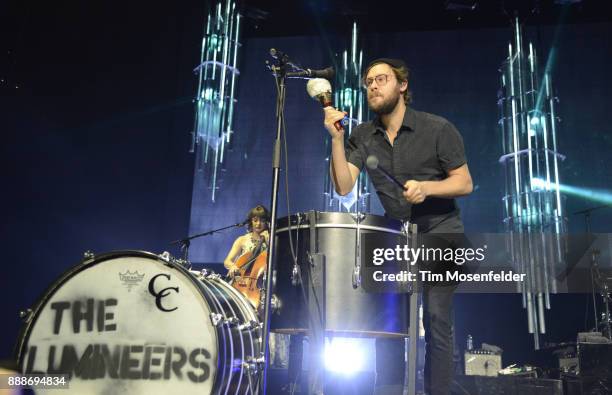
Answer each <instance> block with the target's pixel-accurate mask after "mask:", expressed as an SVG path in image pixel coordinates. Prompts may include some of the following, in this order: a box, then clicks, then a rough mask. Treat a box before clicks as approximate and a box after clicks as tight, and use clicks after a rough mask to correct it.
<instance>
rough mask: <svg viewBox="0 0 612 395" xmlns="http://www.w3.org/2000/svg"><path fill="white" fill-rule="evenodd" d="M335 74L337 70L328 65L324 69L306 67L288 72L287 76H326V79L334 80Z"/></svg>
mask: <svg viewBox="0 0 612 395" xmlns="http://www.w3.org/2000/svg"><path fill="white" fill-rule="evenodd" d="M335 75H336V72H335V71H334V68H333V67H327V68H325V69H323V70H314V69H305V70H302V71H295V72H291V73H287V77H294V78H295V77H304V78H325V79H326V80H333V79H334V76H335Z"/></svg>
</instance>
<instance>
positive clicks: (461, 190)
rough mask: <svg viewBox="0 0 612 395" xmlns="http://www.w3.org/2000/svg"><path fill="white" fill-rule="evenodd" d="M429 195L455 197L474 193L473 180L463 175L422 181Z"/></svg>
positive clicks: (426, 193)
mask: <svg viewBox="0 0 612 395" xmlns="http://www.w3.org/2000/svg"><path fill="white" fill-rule="evenodd" d="M422 184H423V188H424V189H425V195H426V196H427V197H439V198H449V199H450V198H455V197H459V196H465V195H469V194H470V193H472V189H473V188H472V180H471V178H470V177H465V176H462V175H454V176H449V177H448V178H446V179H444V180H441V181H422Z"/></svg>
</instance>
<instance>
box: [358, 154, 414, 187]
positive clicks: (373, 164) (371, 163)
mask: <svg viewBox="0 0 612 395" xmlns="http://www.w3.org/2000/svg"><path fill="white" fill-rule="evenodd" d="M366 166H368V169H370V170H376V169H378V170H380V171H381V172H382V173H383V174H384V176H385V177H387V179H388V180H389V181H391V182H393V183H395V185H397V186H398V187H400V188H402V189H403V190H404V191H407V190H408V189H407V188H406V187H404V185H403V184H402V183H401V182H399V181H398V180H397V178H395V177H393V176H392V175H391V173H389V172H388V171H387V170H385V169H384V168H382V167H380V166H378V158H377V157H376V156H375V155H370V156H368V159H366Z"/></svg>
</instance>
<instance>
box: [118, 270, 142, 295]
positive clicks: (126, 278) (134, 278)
mask: <svg viewBox="0 0 612 395" xmlns="http://www.w3.org/2000/svg"><path fill="white" fill-rule="evenodd" d="M143 278H144V273H143V274H140V273H138V270H136V271H134V272H131V271H129V270H126V271H125V273H121V272H120V273H119V280H120V281H121V282H122V283H123V285H125V286H126V287H127V289H128V292H130V291H131V290H132V288H134V287H135V286H137V285H138V284H140V283H141V282H142V279H143Z"/></svg>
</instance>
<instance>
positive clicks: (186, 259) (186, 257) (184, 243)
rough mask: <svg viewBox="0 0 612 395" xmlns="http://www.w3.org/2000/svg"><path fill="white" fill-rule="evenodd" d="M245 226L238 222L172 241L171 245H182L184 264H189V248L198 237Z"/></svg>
mask: <svg viewBox="0 0 612 395" xmlns="http://www.w3.org/2000/svg"><path fill="white" fill-rule="evenodd" d="M244 225H245V223H244V222H238V223H237V224H233V225H229V226H224V227H223V228H219V229H213V230H209V231H208V232H204V233H197V234H195V235H192V236H187V237H185V238H183V239H178V240H174V241H171V242H170V245H174V244H180V248H181V251H182V252H183V257H182V260H183V262H184V263H187V262H189V246H190V245H191V240H193V239H197V238H198V237H204V236H209V235H212V234H214V233H217V232H221V231H222V230H225V229H229V228H240V227H242V226H244Z"/></svg>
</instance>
